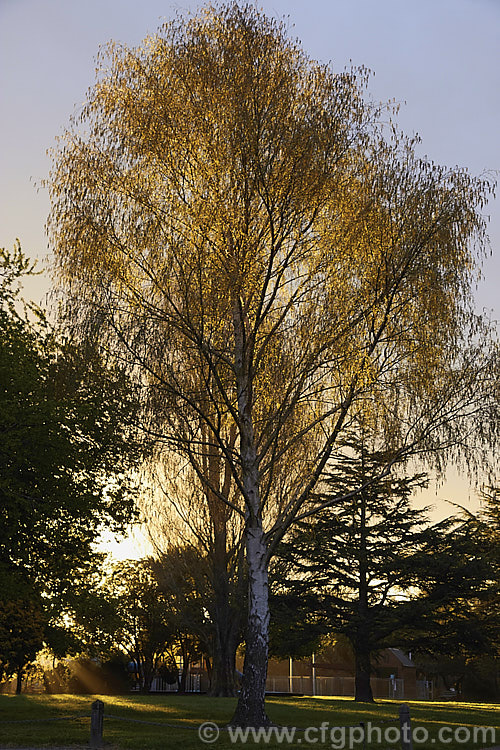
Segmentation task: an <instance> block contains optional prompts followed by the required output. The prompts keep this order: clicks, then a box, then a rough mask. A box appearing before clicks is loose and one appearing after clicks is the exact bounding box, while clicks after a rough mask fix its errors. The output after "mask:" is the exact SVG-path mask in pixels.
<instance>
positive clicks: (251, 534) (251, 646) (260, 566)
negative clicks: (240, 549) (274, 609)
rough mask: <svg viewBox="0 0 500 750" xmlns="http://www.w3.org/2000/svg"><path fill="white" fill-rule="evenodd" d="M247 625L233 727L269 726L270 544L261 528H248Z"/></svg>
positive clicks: (232, 721)
mask: <svg viewBox="0 0 500 750" xmlns="http://www.w3.org/2000/svg"><path fill="white" fill-rule="evenodd" d="M246 542H247V543H246V548H247V561H248V625H247V637H246V648H245V662H244V667H243V683H242V688H241V692H240V696H239V699H238V705H237V707H236V712H235V714H234V716H233V718H232V720H231V724H232V725H233V726H252V727H262V726H268V725H269V724H270V723H271V722H270V719H269V717H268V716H267V714H266V709H265V692H266V678H267V660H268V648H269V591H268V574H267V546H266V543H265V539H264V533H263V530H262V527H260V526H259V527H257V528H250V529H248V530H247V540H246Z"/></svg>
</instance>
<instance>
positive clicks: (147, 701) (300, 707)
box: [0, 695, 500, 750]
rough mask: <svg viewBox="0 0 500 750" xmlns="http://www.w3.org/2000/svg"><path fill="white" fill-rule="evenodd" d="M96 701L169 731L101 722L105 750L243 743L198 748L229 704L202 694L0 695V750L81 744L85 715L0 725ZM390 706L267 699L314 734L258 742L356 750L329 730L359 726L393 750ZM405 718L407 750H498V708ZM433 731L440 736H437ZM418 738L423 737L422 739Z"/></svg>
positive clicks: (421, 712)
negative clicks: (494, 749)
mask: <svg viewBox="0 0 500 750" xmlns="http://www.w3.org/2000/svg"><path fill="white" fill-rule="evenodd" d="M96 697H101V700H103V701H104V704H105V709H104V710H105V714H112V715H113V716H116V717H122V718H125V717H127V718H130V719H136V720H139V721H155V722H160V723H165V724H175V725H177V726H175V727H167V726H165V727H159V726H158V727H157V726H148V725H147V724H141V723H132V722H125V721H120V720H118V719H115V718H110V717H106V716H105V719H104V740H105V743H106V747H107V748H108V750H112V749H113V750H115V749H116V750H118V749H119V750H127V749H128V748H130V749H131V750H160V749H161V750H178V749H179V748H181V750H194V748H197V750H200V748H203V747H205V748H209V747H214V748H218V749H219V750H228V749H229V748H234V747H235V746H243V745H244V744H245V743H243V742H242V740H241V739H239V740H238V741H235V742H232V741H231V738H230V736H229V734H228V732H227V731H221V732H220V736H219V739H217V740H216V741H215V742H212V743H210V744H207V743H203V742H202V741H201V739H200V737H199V736H198V731H197V730H198V727H199V726H200V724H202V723H203V722H207V721H211V722H215V723H216V724H218V725H220V726H223V725H224V724H225V723H226V722H227V721H228V720H229V719H230V718H231V715H232V712H233V709H234V706H235V700H234V699H231V698H209V697H207V696H203V695H200V696H196V695H192V696H191V695H190V696H177V695H168V696H166V695H162V696H136V695H134V696H108V695H106V696H75V695H52V696H49V695H20V696H11V695H0V748H5V747H12V748H14V747H42V746H46V747H50V746H59V747H61V746H66V745H76V746H78V745H82V746H85V745H87V744H88V740H89V736H90V729H89V728H90V719H89V718H87V717H83V716H80V717H79V718H76V719H71V720H62V721H52V722H48V721H47V722H45V723H34V724H29V723H12V724H11V723H3V722H8V721H12V722H14V721H21V720H26V719H49V718H57V717H64V716H75V715H78V714H90V705H91V703H92V701H93V700H95V698H96ZM398 708H399V703H398V702H397V701H380V702H378V703H377V704H376V705H370V704H355V703H354V701H353V700H352V699H342V698H281V697H276V698H270V699H269V701H268V713H269V716H270V717H271V719H272V720H273V721H274V722H276V723H277V724H278V725H281V726H286V727H292V726H296V727H303V728H306V727H314V729H313V730H311V731H309V733H304V732H300V733H297V734H296V736H295V738H294V739H293V740H292V739H291V738H285V739H284V740H282V742H281V743H280V742H278V741H277V739H276V736H274V737H273V738H272V739H271V741H269V740H268V741H264V740H263V739H261V741H260V743H258V744H260V745H261V746H262V747H267V748H274V749H277V748H283V747H287V748H295V749H297V748H300V749H301V750H304V748H307V747H311V748H313V749H315V750H321V749H323V748H333V750H346V749H347V748H351V749H353V750H354V749H355V748H363V744H362V742H361V741H360V740H359V737H358V733H359V730H358V729H355V730H353V731H354V732H355V734H353V735H352V736H351V737H350V736H349V729H347V728H346V729H344V730H343V729H336V730H333V729H332V728H333V727H341V726H344V727H348V725H356V724H359V722H361V721H362V722H365V726H366V729H367V731H368V729H370V727H369V723H371V730H372V741H371V742H367V743H366V745H365V747H366V748H373V749H374V748H379V750H390V749H391V748H394V750H399V748H400V747H401V745H400V743H399V742H398V741H396V740H395V739H394V738H395V729H394V728H395V727H398V719H397V716H398ZM410 712H411V718H412V727H413V729H414V731H416V732H417V734H416V735H415V736H414V742H413V748H414V750H419V748H421V750H431V749H432V750H480V748H483V747H489V746H492V745H494V744H499V745H500V706H498V705H497V706H495V705H489V704H484V703H431V702H421V701H419V702H414V703H410ZM323 722H327V726H325V729H324V730H323V731H324V735H323V737H322V736H321V730H320V727H321V724H322V723H323ZM384 722H385V723H384ZM377 727H378V728H379V729H380V732H381V740H382V741H381V742H379V741H378V734H377V731H376V728H377ZM391 727H393V728H392V729H391ZM443 727H445V729H444V732H443V730H442V728H443ZM474 727H494V728H495V741H493V740H492V737H491V734H489V735H486V736H483V735H482V733H479V734H478V735H477V736H476V738H474ZM459 728H460V729H459ZM440 730H441V731H442V734H441V735H439V734H438V733H439V731H440ZM332 731H333V734H331V735H330V732H332ZM344 732H345V735H344ZM426 732H427V733H428V739H427V740H426V741H424V737H425V733H426ZM457 732H458V733H457ZM474 739H476V741H474ZM246 744H247V745H250V746H251V745H254V744H257V743H255V742H254V740H253V738H249V739H248V741H247V742H246Z"/></svg>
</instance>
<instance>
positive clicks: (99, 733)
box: [0, 700, 413, 750]
mask: <svg viewBox="0 0 500 750" xmlns="http://www.w3.org/2000/svg"><path fill="white" fill-rule="evenodd" d="M89 717H90V743H89V747H90V748H91V750H97V749H98V748H102V747H103V746H104V719H111V720H114V721H125V722H130V723H133V724H143V725H145V726H153V727H168V728H171V729H188V730H189V729H190V730H194V731H197V732H198V733H199V730H200V727H199V726H190V725H186V724H168V723H166V722H163V721H162V722H159V721H144V720H142V719H132V718H130V717H126V716H115V715H114V714H106V713H104V703H103V702H102V701H100V700H96V701H94V702H93V703H92V706H91V712H90V714H88V713H80V714H75V715H72V716H57V717H51V718H49V719H20V720H8V721H0V724H37V723H44V722H47V721H48V722H50V721H71V720H73V719H81V718H89ZM381 723H389V722H381ZM390 723H393V722H390ZM399 724H400V729H401V749H402V750H413V743H412V736H411V734H412V732H411V722H410V709H409V707H408V706H406V705H404V704H403V705H401V706H400V707H399ZM203 726H204V725H203V724H202V725H201V727H203ZM212 726H215V725H212ZM354 727H360V728H362V729H363V731H364V727H365V724H364V722H359V724H352V725H347V726H346V728H349V729H350V728H354ZM336 728H341V726H339V727H336ZM295 729H296V730H297V731H298V732H300V731H305V730H302V729H300V728H299V727H295ZM217 730H218V731H220V730H223V731H226V730H227V727H217ZM198 736H200V735H198ZM298 741H299V742H300V741H301V740H300V739H299V740H298ZM364 747H365V742H364V739H363V748H364Z"/></svg>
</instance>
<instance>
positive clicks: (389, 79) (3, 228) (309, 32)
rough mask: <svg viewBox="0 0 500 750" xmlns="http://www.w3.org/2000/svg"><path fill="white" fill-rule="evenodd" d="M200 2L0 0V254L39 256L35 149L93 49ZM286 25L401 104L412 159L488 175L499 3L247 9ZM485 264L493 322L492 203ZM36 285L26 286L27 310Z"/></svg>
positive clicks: (80, 84)
mask: <svg viewBox="0 0 500 750" xmlns="http://www.w3.org/2000/svg"><path fill="white" fill-rule="evenodd" d="M202 4H203V3H199V2H187V0H186V1H185V2H183V3H171V2H168V0H162V1H161V2H160V0H84V1H83V0H0V104H1V118H0V170H1V172H0V174H1V182H0V186H1V187H0V246H6V247H11V246H12V244H13V242H14V240H15V238H16V237H19V238H20V240H21V244H22V246H23V248H24V250H25V252H26V253H27V254H28V255H30V256H32V257H39V258H43V257H44V256H45V255H46V252H47V241H46V238H45V235H44V223H45V219H46V215H47V212H48V198H47V195H46V192H45V191H44V190H40V191H38V192H37V189H36V183H37V182H39V181H40V180H42V179H43V178H44V177H46V176H47V172H48V169H49V163H50V162H49V159H48V158H47V156H46V154H45V151H46V149H47V148H49V147H50V146H51V145H53V144H54V139H55V137H56V136H57V135H58V134H59V133H61V132H62V130H63V129H64V127H65V126H66V125H67V123H68V118H69V116H70V114H71V113H72V112H74V111H75V109H76V108H78V107H79V106H81V104H82V102H83V101H84V99H85V92H86V90H87V88H88V87H89V86H90V85H91V84H92V83H93V80H94V75H95V55H96V53H97V50H98V48H99V45H100V44H103V43H105V42H106V41H108V40H109V39H115V40H119V41H122V42H125V43H127V44H130V45H135V44H138V43H140V41H141V40H142V39H143V38H144V36H146V35H147V34H148V33H153V32H154V31H155V30H156V28H157V27H158V25H159V24H160V23H161V22H162V21H164V20H167V19H168V18H170V17H172V16H173V14H174V13H175V12H176V11H187V10H192V11H195V10H196V8H198V7H199V6H200V5H202ZM256 4H257V6H258V7H262V8H263V9H264V11H265V12H266V13H267V14H268V15H274V16H276V17H282V16H288V18H289V20H288V23H289V24H290V25H292V24H293V27H294V28H293V29H292V34H293V36H296V37H298V38H299V39H300V40H301V41H302V43H303V46H304V48H305V49H306V51H307V52H308V53H309V54H310V55H311V56H312V57H314V58H316V59H319V60H321V61H323V62H328V61H330V62H331V63H332V65H333V67H334V69H335V70H342V69H343V68H344V67H345V66H346V65H349V64H350V61H352V63H353V64H355V65H365V66H366V67H368V68H370V69H371V70H372V71H373V72H374V74H375V75H374V76H373V78H372V81H371V85H370V92H371V94H372V95H373V97H374V98H375V99H377V100H388V99H392V98H394V99H396V100H397V101H399V102H402V103H403V105H402V108H401V113H400V116H399V123H400V125H401V126H402V127H403V129H404V130H405V131H406V132H407V133H409V134H412V133H414V132H418V133H419V134H420V136H421V137H422V139H423V144H422V153H425V154H427V155H428V156H429V158H431V159H432V160H434V161H436V162H439V163H442V164H447V165H449V166H455V165H459V166H463V167H467V168H468V169H469V170H470V171H471V172H472V173H473V174H480V173H482V172H483V171H485V170H500V75H499V74H500V0H258V2H257V3H256ZM486 213H487V214H489V215H490V217H491V222H490V229H489V234H490V238H491V246H492V252H493V256H492V257H491V258H488V260H487V262H486V263H485V265H484V275H485V279H484V281H483V282H482V283H481V284H480V287H479V289H478V293H477V306H478V309H480V310H481V309H483V308H487V309H489V310H491V311H492V316H493V317H494V318H496V319H498V318H499V317H500V305H499V302H498V300H499V297H500V295H499V294H498V291H497V287H498V285H499V282H500V199H497V200H496V201H492V202H491V203H490V205H489V206H488V209H487V212H486ZM48 287H49V281H48V279H47V277H40V278H38V280H37V281H36V283H35V284H33V283H32V284H31V285H30V286H29V287H28V288H27V290H26V291H27V293H28V294H29V295H30V296H32V297H33V298H35V299H36V300H37V301H39V300H40V299H41V297H42V294H43V292H44V291H46V290H47V289H48Z"/></svg>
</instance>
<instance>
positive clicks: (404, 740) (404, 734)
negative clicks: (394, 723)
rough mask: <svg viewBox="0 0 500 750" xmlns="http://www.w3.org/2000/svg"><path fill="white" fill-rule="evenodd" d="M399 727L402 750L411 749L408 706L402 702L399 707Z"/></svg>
mask: <svg viewBox="0 0 500 750" xmlns="http://www.w3.org/2000/svg"><path fill="white" fill-rule="evenodd" d="M399 727H400V729H401V747H402V750H413V741H412V738H411V724H410V707H409V706H407V705H406V703H403V704H402V705H401V706H400V707H399Z"/></svg>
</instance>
